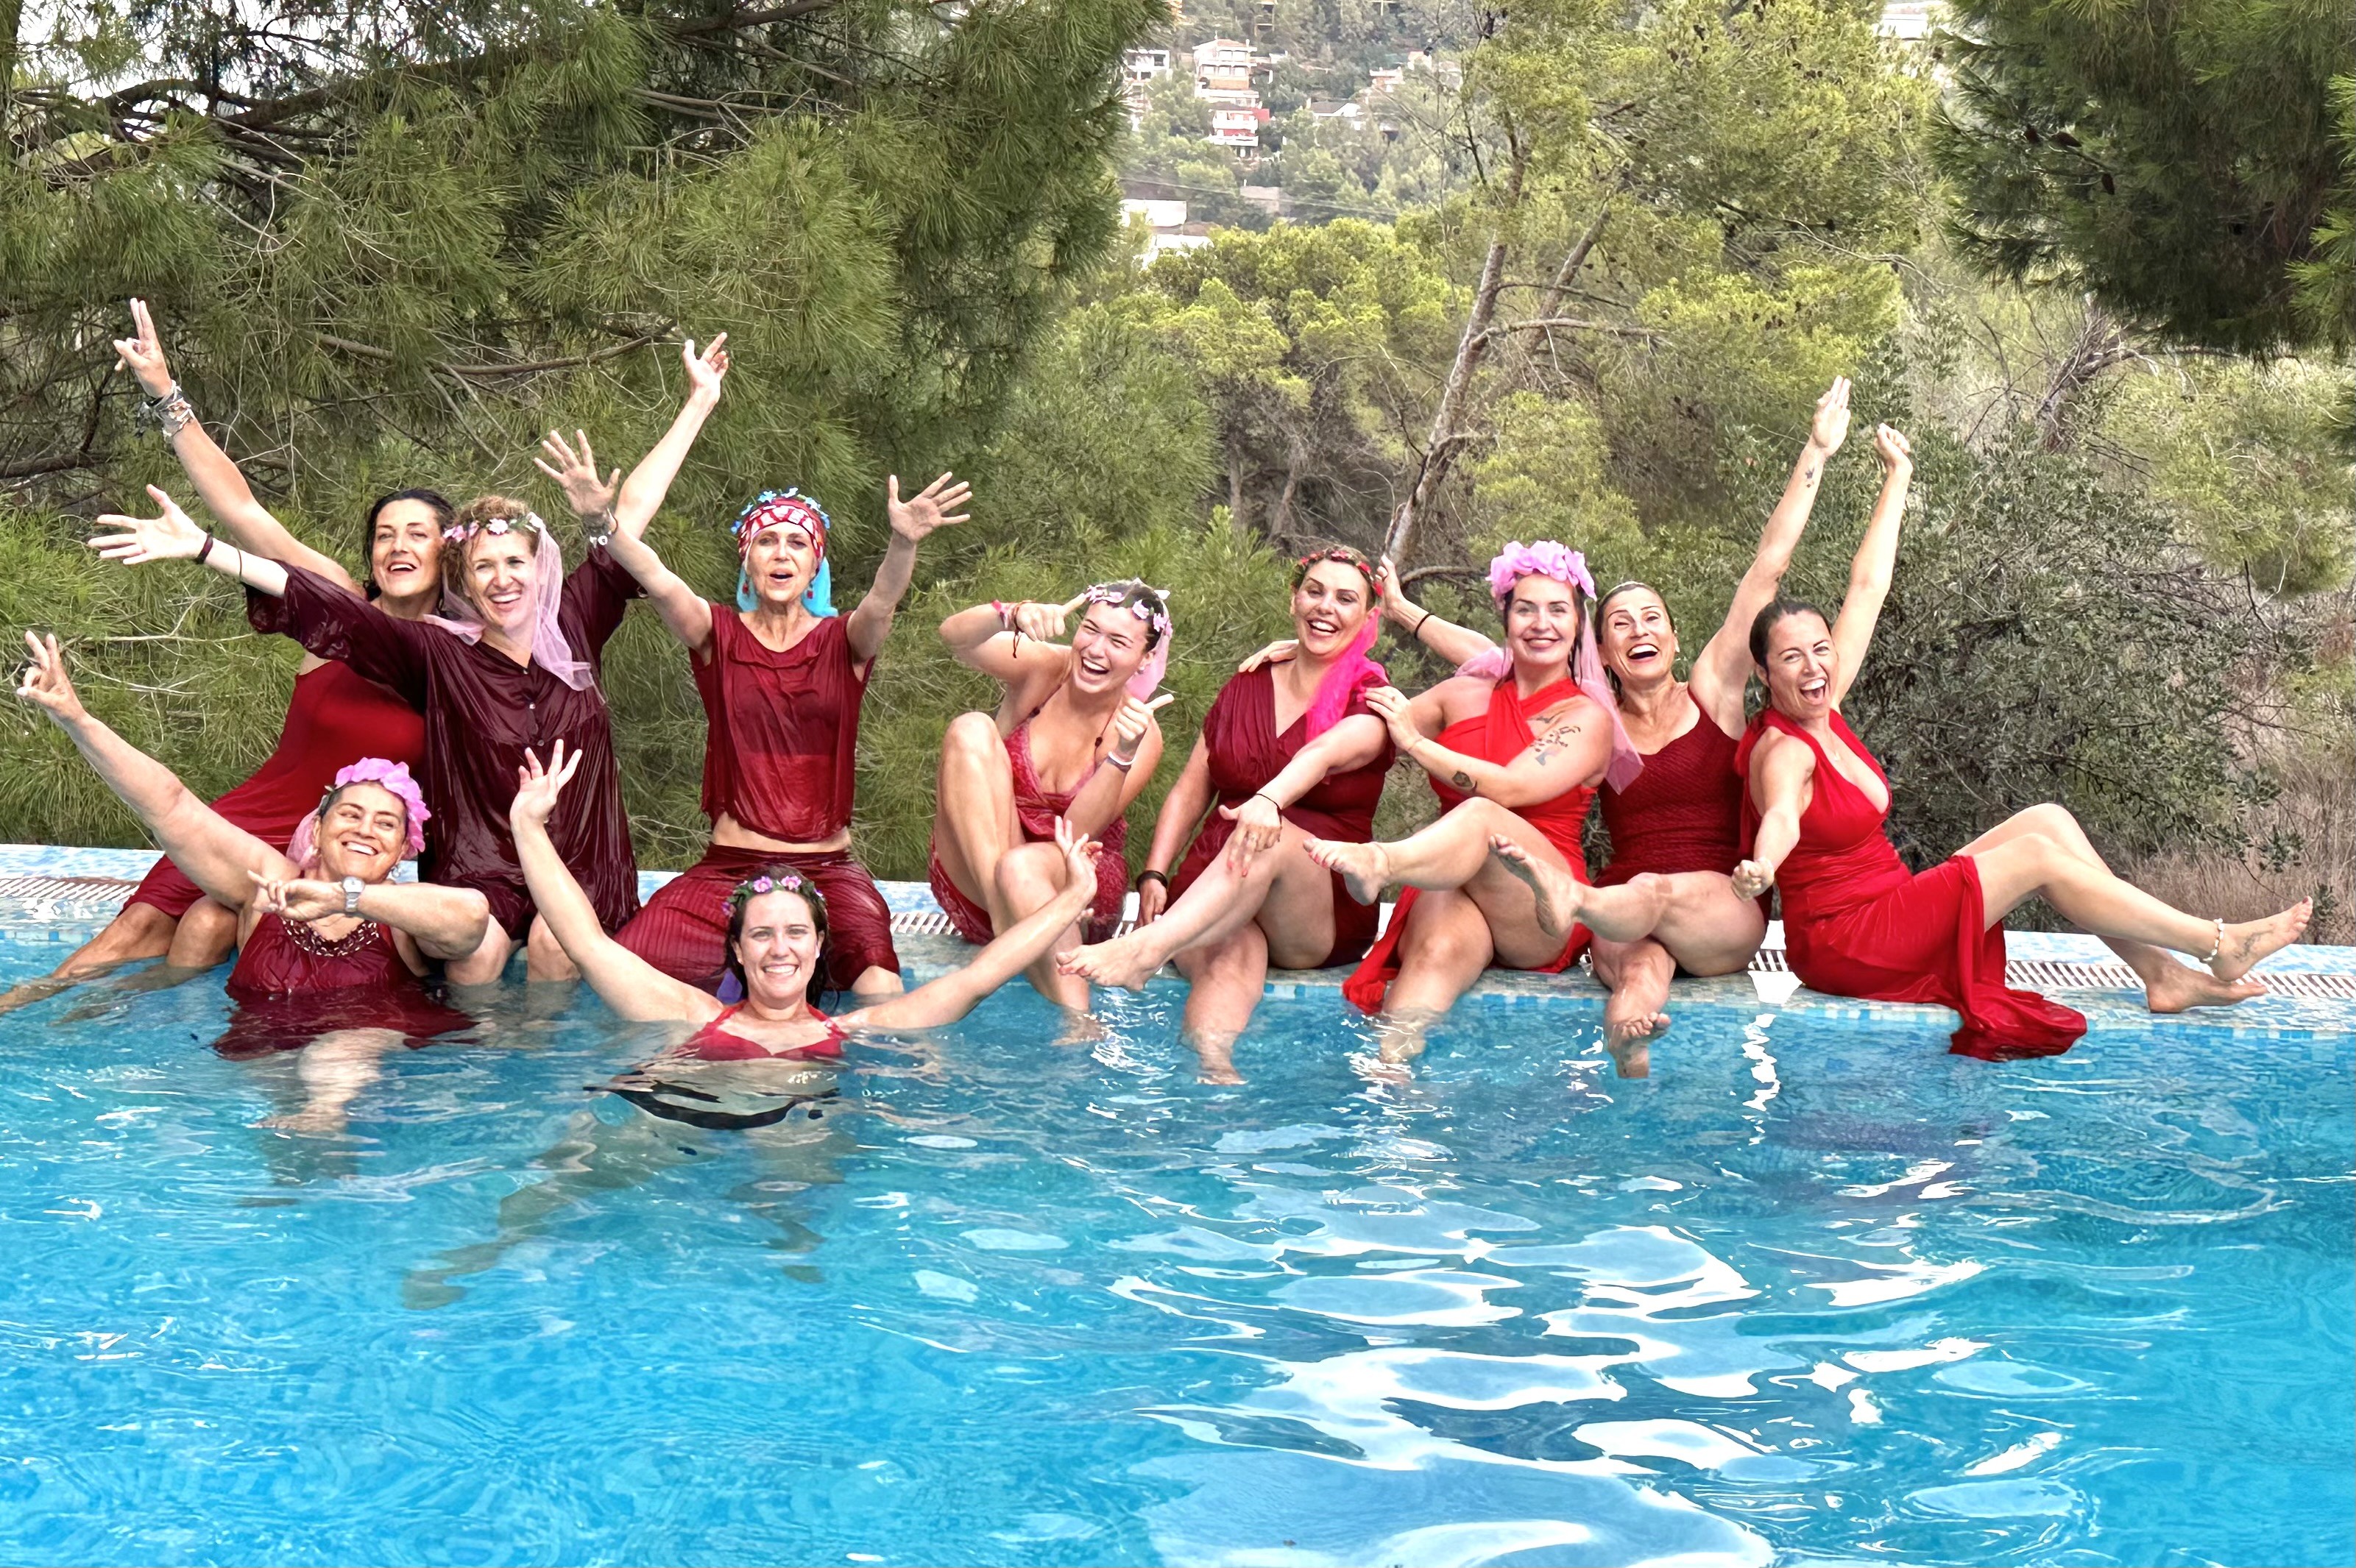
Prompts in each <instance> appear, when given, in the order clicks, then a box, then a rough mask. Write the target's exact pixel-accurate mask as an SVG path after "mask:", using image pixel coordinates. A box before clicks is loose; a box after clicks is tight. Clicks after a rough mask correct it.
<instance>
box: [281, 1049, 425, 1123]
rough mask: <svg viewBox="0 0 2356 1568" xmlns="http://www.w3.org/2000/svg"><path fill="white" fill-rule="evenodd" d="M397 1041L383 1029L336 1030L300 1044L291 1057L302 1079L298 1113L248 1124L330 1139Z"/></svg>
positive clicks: (346, 1119)
mask: <svg viewBox="0 0 2356 1568" xmlns="http://www.w3.org/2000/svg"><path fill="white" fill-rule="evenodd" d="M400 1043H401V1036H400V1034H399V1033H397V1032H396V1031H394V1030H392V1029H334V1030H330V1031H329V1032H328V1033H327V1034H323V1035H321V1036H320V1037H319V1038H318V1039H316V1040H313V1041H312V1042H311V1043H310V1044H308V1045H306V1046H305V1047H304V1048H303V1050H302V1052H301V1054H300V1055H299V1056H298V1057H297V1058H296V1060H295V1071H296V1072H297V1074H298V1075H299V1076H300V1077H301V1078H302V1080H303V1090H304V1103H303V1108H302V1109H301V1110H299V1111H295V1112H292V1113H289V1114H288V1115H279V1116H264V1117H263V1118H262V1120H261V1121H259V1122H256V1123H255V1124H254V1125H255V1126H258V1127H274V1128H276V1129H277V1130H279V1131H280V1132H286V1133H303V1134H306V1135H308V1136H312V1137H333V1136H336V1135H337V1134H339V1133H341V1132H342V1131H343V1130H344V1128H345V1125H346V1124H347V1122H348V1117H349V1113H350V1110H351V1104H352V1102H353V1101H354V1100H356V1099H358V1098H359V1093H360V1091H361V1090H363V1089H365V1088H367V1087H368V1086H369V1084H371V1083H375V1082H376V1081H377V1079H378V1078H379V1077H380V1075H381V1074H382V1072H383V1068H382V1062H383V1061H384V1053H385V1052H386V1051H391V1049H392V1048H393V1047H395V1046H397V1045H399V1044H400Z"/></svg>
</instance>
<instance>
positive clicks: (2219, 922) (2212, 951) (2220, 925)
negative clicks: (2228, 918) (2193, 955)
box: [2201, 915, 2225, 964]
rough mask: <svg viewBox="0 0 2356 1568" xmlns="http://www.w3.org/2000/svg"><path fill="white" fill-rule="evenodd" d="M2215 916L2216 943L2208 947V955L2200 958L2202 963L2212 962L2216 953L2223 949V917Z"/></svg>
mask: <svg viewBox="0 0 2356 1568" xmlns="http://www.w3.org/2000/svg"><path fill="white" fill-rule="evenodd" d="M2216 918H2217V943H2216V945H2215V946H2213V947H2211V948H2210V949H2209V956H2208V957H2206V958H2203V959H2202V960H2201V962H2202V963H2203V964H2214V963H2215V962H2217V955H2219V954H2220V953H2222V952H2224V951H2225V917H2224V916H2223V915H2219V916H2217V917H2216Z"/></svg>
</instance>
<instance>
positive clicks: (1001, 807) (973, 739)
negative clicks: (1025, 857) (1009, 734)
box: [933, 713, 1023, 931]
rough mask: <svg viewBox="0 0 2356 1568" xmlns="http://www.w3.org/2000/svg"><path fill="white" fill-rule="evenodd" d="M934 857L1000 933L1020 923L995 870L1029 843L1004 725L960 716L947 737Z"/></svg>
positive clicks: (943, 738)
mask: <svg viewBox="0 0 2356 1568" xmlns="http://www.w3.org/2000/svg"><path fill="white" fill-rule="evenodd" d="M936 802H937V804H936V805H935V808H934V810H935V816H934V817H933V855H934V858H935V859H938V860H939V861H940V863H941V869H942V870H944V871H946V872H948V879H949V881H950V883H951V884H952V885H954V886H955V887H956V889H957V891H959V892H961V893H963V894H964V895H965V896H966V897H968V898H969V899H971V900H972V901H974V902H975V903H978V904H980V906H981V907H982V908H984V909H986V910H988V911H989V912H990V916H991V923H992V925H993V926H994V927H995V929H997V930H1000V931H1003V930H1005V929H1006V928H1007V927H1008V926H1009V925H1012V923H1013V922H1012V921H1010V920H1008V919H1007V918H1006V912H1005V911H1004V910H1003V909H1001V907H1000V905H999V902H998V887H997V883H996V881H995V880H994V879H993V878H992V877H991V874H990V873H991V867H993V866H995V865H997V864H998V862H999V859H1000V857H1001V856H1003V855H1004V854H1005V853H1006V852H1007V851H1008V850H1009V849H1012V848H1014V847H1015V846H1016V845H1018V844H1020V843H1022V842H1023V829H1022V825H1021V824H1020V823H1019V822H1018V821H1017V820H1016V818H1015V816H1014V772H1013V767H1012V763H1009V762H1008V761H1007V759H1006V741H1005V738H1004V737H1003V736H1001V735H1000V734H999V732H998V720H995V719H992V718H991V716H990V715H989V714H987V713H960V714H958V716H957V717H956V718H955V719H952V720H949V727H948V731H946V732H944V733H943V735H942V736H941V768H940V781H939V788H938V791H937V795H936Z"/></svg>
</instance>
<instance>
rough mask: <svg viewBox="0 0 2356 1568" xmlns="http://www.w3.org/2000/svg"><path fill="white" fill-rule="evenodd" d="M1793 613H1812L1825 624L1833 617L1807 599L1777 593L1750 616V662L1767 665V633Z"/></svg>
mask: <svg viewBox="0 0 2356 1568" xmlns="http://www.w3.org/2000/svg"><path fill="white" fill-rule="evenodd" d="M1794 615H1814V616H1815V618H1816V619H1817V620H1819V621H1822V622H1823V623H1824V624H1826V626H1830V625H1831V624H1833V618H1832V617H1831V616H1830V615H1827V614H1826V613H1824V611H1823V610H1821V609H1820V608H1818V607H1817V606H1816V605H1815V604H1812V603H1809V602H1808V601H1807V600H1805V599H1786V598H1784V597H1783V595H1782V594H1780V593H1779V594H1777V595H1776V596H1775V599H1774V602H1773V603H1770V604H1769V605H1768V606H1767V608H1765V609H1764V610H1762V611H1760V612H1759V613H1758V614H1756V615H1753V616H1752V617H1751V663H1752V664H1755V665H1757V666H1758V667H1760V668H1761V669H1765V668H1766V667H1767V636H1768V634H1769V633H1771V632H1772V631H1774V629H1775V628H1776V627H1777V626H1778V625H1780V624H1783V622H1785V621H1788V620H1790V619H1791V618H1792V617H1793V616H1794Z"/></svg>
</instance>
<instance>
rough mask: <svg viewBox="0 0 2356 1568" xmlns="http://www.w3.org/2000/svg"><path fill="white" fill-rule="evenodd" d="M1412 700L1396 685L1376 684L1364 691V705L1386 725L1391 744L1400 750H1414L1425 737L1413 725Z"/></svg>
mask: <svg viewBox="0 0 2356 1568" xmlns="http://www.w3.org/2000/svg"><path fill="white" fill-rule="evenodd" d="M1414 700H1415V699H1413V698H1411V697H1409V696H1408V694H1407V693H1406V692H1404V691H1401V690H1400V689H1399V688H1398V687H1396V686H1378V687H1376V688H1374V689H1373V690H1372V691H1369V692H1368V693H1366V706H1367V707H1368V708H1370V709H1373V710H1374V713H1375V717H1376V718H1377V719H1380V720H1382V721H1383V723H1384V724H1385V725H1386V726H1387V727H1388V729H1389V730H1390V732H1391V744H1392V745H1394V746H1397V747H1398V749H1399V750H1400V751H1401V752H1412V751H1414V750H1415V748H1416V744H1417V742H1418V741H1422V740H1423V739H1425V736H1424V733H1423V731H1420V730H1419V729H1417V728H1416V727H1415V714H1414V712H1413V710H1412V704H1413V703H1414Z"/></svg>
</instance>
